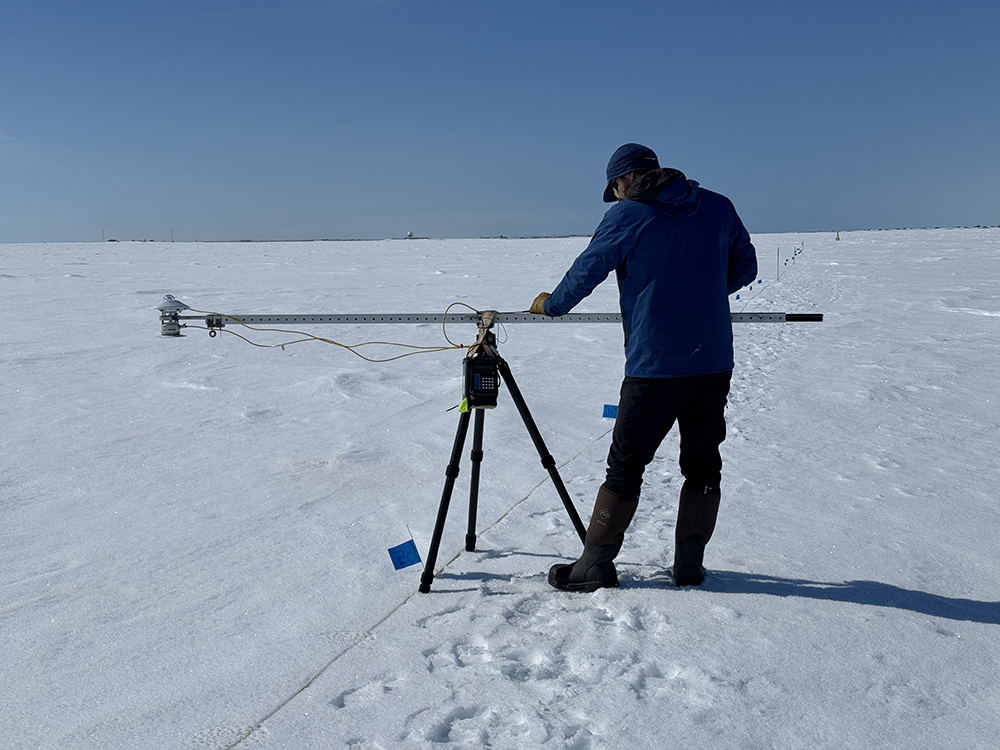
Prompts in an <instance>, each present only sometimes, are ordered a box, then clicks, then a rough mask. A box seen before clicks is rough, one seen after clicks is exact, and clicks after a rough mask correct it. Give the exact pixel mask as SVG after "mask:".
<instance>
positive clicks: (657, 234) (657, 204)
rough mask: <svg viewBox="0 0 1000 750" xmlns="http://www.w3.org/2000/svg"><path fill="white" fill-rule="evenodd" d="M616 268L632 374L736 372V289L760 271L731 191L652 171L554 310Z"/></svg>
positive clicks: (571, 274)
mask: <svg viewBox="0 0 1000 750" xmlns="http://www.w3.org/2000/svg"><path fill="white" fill-rule="evenodd" d="M612 270H614V271H615V273H616V275H617V278H618V289H619V293H620V299H621V309H622V315H623V318H624V326H625V375H626V376H628V377H636V378H674V377H683V376H687V375H702V374H708V373H715V372H724V371H726V370H732V369H733V327H732V322H731V320H730V317H729V295H730V294H732V293H733V292H735V291H737V290H738V289H740V288H742V287H744V286H746V285H747V284H749V283H751V282H752V281H753V280H754V279H755V278H756V276H757V254H756V252H755V250H754V246H753V245H752V244H751V242H750V235H749V234H748V233H747V230H746V228H745V227H744V226H743V222H742V221H740V217H739V216H737V214H736V209H735V208H734V207H733V204H732V202H730V200H729V199H728V198H726V197H725V196H723V195H720V194H718V193H713V192H712V191H710V190H705V189H704V188H701V187H699V186H698V183H697V182H695V181H693V180H688V179H686V178H685V177H684V175H683V174H681V173H680V172H678V171H677V170H673V169H660V170H656V171H654V172H650V173H647V174H645V175H643V176H642V177H641V178H640V179H639V180H637V181H636V183H635V184H634V185H633V186H632V188H630V189H629V192H628V195H627V199H626V200H623V201H621V202H619V203H616V204H615V205H614V206H612V207H611V208H610V209H609V210H608V212H607V213H606V214H605V215H604V219H603V221H601V223H600V226H598V227H597V231H596V232H595V233H594V237H593V239H592V240H591V241H590V244H589V245H588V246H587V249H586V250H584V251H583V253H581V254H580V256H579V257H578V258H577V259H576V261H574V263H573V265H572V267H571V268H570V269H569V271H567V272H566V276H565V277H564V278H563V280H562V281H561V282H559V285H558V286H557V287H556V288H555V290H554V291H553V292H552V295H551V296H550V297H549V298H548V299H547V300H546V301H545V312H546V313H547V314H548V315H553V316H559V315H564V314H566V313H568V312H569V311H570V310H572V309H573V308H574V307H575V306H576V305H577V304H578V303H579V302H580V300H582V299H583V298H584V297H586V296H587V295H588V294H590V293H591V292H592V291H593V290H594V287H596V286H597V285H598V284H600V283H601V282H602V281H604V280H605V279H606V278H607V277H608V274H609V273H611V271H612Z"/></svg>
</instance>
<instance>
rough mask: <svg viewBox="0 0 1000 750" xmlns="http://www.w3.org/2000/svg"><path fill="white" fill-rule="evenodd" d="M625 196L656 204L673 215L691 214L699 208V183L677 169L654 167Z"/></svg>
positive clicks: (629, 198) (628, 198) (648, 203)
mask: <svg viewBox="0 0 1000 750" xmlns="http://www.w3.org/2000/svg"><path fill="white" fill-rule="evenodd" d="M625 198H626V199H627V200H633V201H639V202H640V203H646V204H647V205H651V206H655V207H656V208H659V209H660V210H662V211H665V212H666V213H668V214H670V215H671V216H690V215H691V214H693V213H694V212H695V211H697V209H698V199H699V195H698V183H697V182H695V181H694V180H689V179H687V178H686V177H685V176H684V173H683V172H681V171H680V170H677V169H670V168H663V169H654V170H652V171H650V172H646V174H644V175H642V176H641V177H639V179H638V180H636V181H635V183H634V184H633V185H632V187H630V188H629V190H628V193H627V194H626V195H625Z"/></svg>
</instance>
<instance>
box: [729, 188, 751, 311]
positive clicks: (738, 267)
mask: <svg viewBox="0 0 1000 750" xmlns="http://www.w3.org/2000/svg"><path fill="white" fill-rule="evenodd" d="M730 237H732V238H733V240H732V242H730V244H729V272H728V274H727V278H726V288H727V294H732V293H733V292H735V291H738V290H740V289H742V288H743V287H745V286H746V285H747V284H752V283H753V281H754V279H756V278H757V251H756V250H755V249H754V246H753V244H752V243H751V242H750V233H749V232H747V230H746V227H744V226H743V222H742V221H741V220H740V217H739V216H738V215H737V213H736V209H735V208H734V209H733V215H732V220H731V222H730Z"/></svg>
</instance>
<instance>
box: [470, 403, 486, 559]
mask: <svg viewBox="0 0 1000 750" xmlns="http://www.w3.org/2000/svg"><path fill="white" fill-rule="evenodd" d="M475 411H476V421H475V423H474V424H473V426H472V477H471V480H470V483H469V530H468V533H466V535H465V549H466V551H468V552H475V551H476V515H477V513H478V511H479V469H480V467H481V466H482V463H483V421H484V420H485V419H486V411H485V410H484V409H476V410H475Z"/></svg>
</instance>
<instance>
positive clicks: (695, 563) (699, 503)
mask: <svg viewBox="0 0 1000 750" xmlns="http://www.w3.org/2000/svg"><path fill="white" fill-rule="evenodd" d="M721 497H722V493H721V492H720V491H719V488H718V487H712V486H709V487H701V488H699V489H697V490H695V489H693V488H691V487H690V486H689V484H688V483H687V482H685V483H684V486H683V487H681V500H680V506H679V507H678V509H677V526H676V527H675V529H674V540H675V544H674V566H673V567H672V568H671V569H670V573H671V575H672V576H673V579H674V585H675V586H698V585H700V584H701V582H702V581H704V580H705V568H704V567H703V565H702V562H703V561H704V557H705V545H707V544H708V540H709V539H711V538H712V532H714V531H715V521H716V519H717V518H718V516H719V500H720V499H721Z"/></svg>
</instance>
